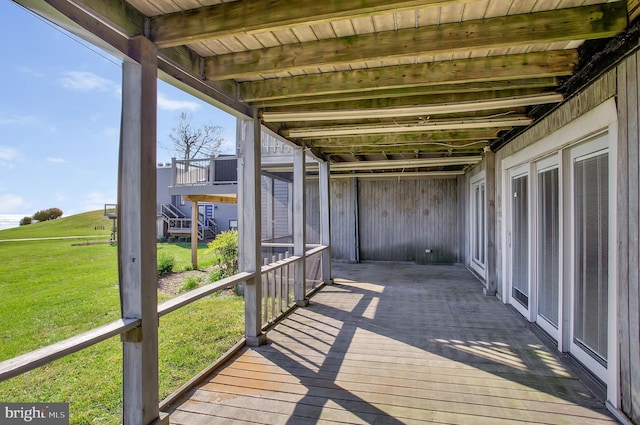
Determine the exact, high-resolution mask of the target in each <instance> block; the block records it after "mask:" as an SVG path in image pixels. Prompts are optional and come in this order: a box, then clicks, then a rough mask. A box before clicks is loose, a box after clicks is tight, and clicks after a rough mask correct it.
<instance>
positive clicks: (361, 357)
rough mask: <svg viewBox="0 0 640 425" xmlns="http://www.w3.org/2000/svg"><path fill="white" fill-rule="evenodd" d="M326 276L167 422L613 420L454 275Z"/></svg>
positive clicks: (363, 269) (364, 267) (443, 270)
mask: <svg viewBox="0 0 640 425" xmlns="http://www.w3.org/2000/svg"><path fill="white" fill-rule="evenodd" d="M333 274H334V276H335V277H336V278H335V285H332V286H327V287H325V288H323V289H322V290H321V291H320V292H319V293H317V294H316V295H315V296H314V297H313V298H312V299H311V305H310V306H309V307H307V308H304V309H298V310H296V311H295V312H294V313H293V314H291V315H290V316H289V317H288V318H286V319H285V320H284V321H283V322H281V323H280V324H279V325H278V326H276V327H275V328H274V329H273V330H271V331H270V332H269V333H268V339H269V343H268V345H265V346H261V347H257V348H247V349H244V350H243V351H242V352H241V353H240V354H239V355H238V356H236V357H235V358H234V359H233V360H232V362H230V363H228V364H227V365H226V366H225V367H224V368H222V369H220V370H219V371H217V372H216V373H214V374H213V375H211V376H210V377H208V378H207V379H206V380H205V381H204V382H203V383H202V384H200V385H199V386H198V387H197V388H195V389H193V390H192V391H191V392H190V393H189V394H188V395H187V397H186V398H185V399H183V400H182V401H181V402H180V403H179V404H176V405H175V406H173V408H172V411H171V423H174V424H217V423H224V424H252V423H259V424H289V425H299V424H302V425H304V424H337V423H342V424H391V425H395V424H419V423H420V424H423V423H456V424H491V425H494V424H515V423H544V424H575V423H578V424H601V423H615V420H614V419H612V418H611V417H610V416H609V415H608V413H607V411H606V409H605V408H604V406H603V404H601V403H599V402H598V401H597V400H596V399H595V398H594V397H593V396H592V395H591V393H590V392H589V391H588V390H587V389H586V387H585V386H584V385H583V384H582V383H581V382H580V381H579V380H578V379H576V378H575V376H573V375H572V374H571V373H570V372H569V371H568V369H566V368H565V367H564V366H563V364H562V363H561V362H560V361H559V360H558V358H557V357H556V355H554V354H553V353H552V352H550V351H549V349H547V348H546V346H545V345H544V344H543V343H542V342H541V341H540V340H539V339H538V338H537V337H536V336H535V335H534V334H533V333H532V332H531V331H530V330H529V329H528V327H527V324H526V323H524V321H523V320H522V319H521V318H519V317H517V316H516V315H515V313H513V312H512V311H510V310H509V309H508V308H507V307H506V306H505V305H503V304H502V303H501V302H500V301H499V300H498V299H496V298H489V297H484V296H483V295H482V294H481V285H480V283H479V282H478V281H477V280H475V279H474V278H473V277H472V276H471V275H470V274H469V272H468V271H467V270H465V269H464V268H463V267H461V266H420V265H412V264H391V263H367V264H353V265H352V264H334V270H333Z"/></svg>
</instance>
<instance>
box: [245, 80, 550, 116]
mask: <svg viewBox="0 0 640 425" xmlns="http://www.w3.org/2000/svg"><path fill="white" fill-rule="evenodd" d="M558 84H559V81H558V78H557V77H542V78H528V79H527V78H523V79H516V80H504V81H473V82H470V83H461V84H438V85H431V86H415V87H408V88H395V89H388V90H384V89H382V90H363V91H355V92H347V93H336V94H321V95H317V96H316V95H314V94H313V93H310V94H309V95H304V96H296V97H282V98H278V99H272V100H259V101H256V102H253V106H255V107H256V108H261V109H265V110H276V111H277V110H288V109H289V108H288V107H291V106H295V105H305V108H307V107H311V108H320V106H319V105H320V104H325V105H327V106H326V107H328V108H331V107H333V105H334V104H338V103H340V102H345V104H347V103H348V102H352V104H353V105H354V107H355V105H357V104H358V101H364V102H363V103H366V102H370V103H371V104H372V106H371V107H375V106H377V105H380V104H382V103H384V102H385V101H386V102H389V103H391V102H393V101H394V100H393V99H396V98H400V101H401V100H402V99H404V98H409V99H411V98H417V97H420V96H425V97H435V96H437V97H441V96H445V97H443V98H446V96H451V97H450V98H448V99H450V100H449V101H451V102H453V101H454V100H453V98H455V97H456V96H462V95H464V94H467V95H469V96H470V97H471V96H474V95H475V96H481V95H483V93H493V95H492V96H491V97H499V96H501V95H500V92H501V91H507V92H511V93H513V94H512V95H513V96H516V95H518V93H520V94H524V93H526V92H530V93H534V92H536V91H537V92H542V91H545V89H546V90H553V88H554V87H557V86H558ZM505 96H508V95H506V94H505ZM458 99H462V98H458ZM443 101H444V100H443ZM377 102H380V103H377Z"/></svg>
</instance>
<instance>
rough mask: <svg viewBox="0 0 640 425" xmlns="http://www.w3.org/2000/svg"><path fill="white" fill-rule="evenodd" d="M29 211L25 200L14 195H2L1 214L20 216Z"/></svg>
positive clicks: (0, 198)
mask: <svg viewBox="0 0 640 425" xmlns="http://www.w3.org/2000/svg"><path fill="white" fill-rule="evenodd" d="M27 209H28V205H27V203H26V202H25V200H24V199H23V198H22V197H20V196H18V195H14V194H12V193H0V214H20V213H23V212H24V211H26V210H27Z"/></svg>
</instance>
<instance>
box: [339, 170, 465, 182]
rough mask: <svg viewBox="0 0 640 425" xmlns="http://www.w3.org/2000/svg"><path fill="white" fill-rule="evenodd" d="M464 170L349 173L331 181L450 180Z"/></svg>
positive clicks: (462, 173)
mask: <svg viewBox="0 0 640 425" xmlns="http://www.w3.org/2000/svg"><path fill="white" fill-rule="evenodd" d="M464 174H465V172H464V170H452V171H401V172H388V171H387V172H374V173H369V172H366V173H349V174H334V173H332V174H331V178H332V179H354V180H355V178H363V177H364V178H371V179H375V178H378V179H388V178H394V179H400V178H407V179H415V178H416V177H433V178H450V177H455V176H462V175H464Z"/></svg>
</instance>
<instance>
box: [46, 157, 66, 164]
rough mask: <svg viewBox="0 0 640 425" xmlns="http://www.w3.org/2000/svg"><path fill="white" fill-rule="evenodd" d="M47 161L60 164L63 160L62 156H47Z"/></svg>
mask: <svg viewBox="0 0 640 425" xmlns="http://www.w3.org/2000/svg"><path fill="white" fill-rule="evenodd" d="M47 161H48V162H53V163H55V164H62V163H63V162H65V161H64V159H63V158H53V157H48V158H47Z"/></svg>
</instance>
